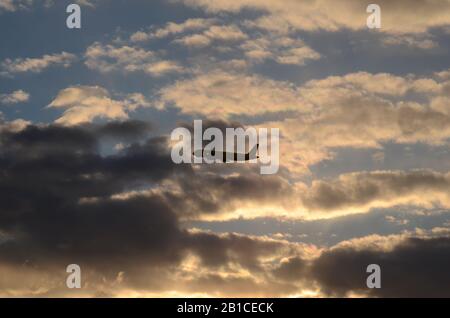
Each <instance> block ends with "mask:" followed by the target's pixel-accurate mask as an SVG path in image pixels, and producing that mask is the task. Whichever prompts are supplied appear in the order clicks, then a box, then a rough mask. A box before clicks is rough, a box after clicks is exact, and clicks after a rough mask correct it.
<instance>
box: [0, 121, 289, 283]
mask: <svg viewBox="0 0 450 318" xmlns="http://www.w3.org/2000/svg"><path fill="white" fill-rule="evenodd" d="M130 127H131V129H130ZM136 127H138V128H137V129H136ZM146 129H147V126H146V125H141V124H137V125H136V123H128V124H126V123H117V124H108V125H106V126H103V127H97V128H96V129H92V127H71V128H67V127H60V126H53V125H50V126H45V127H38V126H32V125H30V126H28V127H26V128H25V129H23V130H21V131H19V132H11V131H4V132H3V133H2V134H1V135H0V141H1V151H0V193H2V195H1V200H0V211H1V212H0V234H2V236H5V237H7V239H6V240H4V241H2V243H1V244H0V266H12V268H15V267H17V266H19V265H20V266H22V265H24V264H26V267H23V268H22V269H21V270H22V271H24V272H26V271H27V270H30V269H33V270H36V269H44V270H45V269H47V270H48V272H47V273H48V274H49V275H50V276H52V275H55V276H57V273H59V274H61V273H62V271H63V269H64V268H65V266H67V264H70V263H77V264H79V265H81V266H82V267H83V268H84V269H85V270H86V271H87V272H89V271H91V272H92V271H94V272H99V273H100V275H101V277H107V278H109V279H115V277H116V276H117V275H118V273H120V272H126V273H127V282H128V283H130V284H135V285H140V283H139V281H142V279H140V277H141V276H142V275H144V274H145V273H146V271H148V270H150V269H156V268H161V267H163V268H170V267H171V266H176V265H177V264H179V262H180V261H181V260H182V259H183V257H185V256H186V255H187V253H194V254H196V255H197V256H198V257H199V258H200V260H201V261H202V263H203V264H204V266H207V267H208V266H212V267H220V266H226V264H227V263H228V262H234V263H239V264H241V266H243V267H248V268H252V269H257V268H258V267H259V265H258V263H259V258H260V257H261V256H264V255H267V254H270V253H275V252H276V251H277V250H279V249H281V248H283V244H280V243H275V242H271V241H263V240H255V239H252V238H248V237H242V236H237V235H231V234H230V235H223V236H218V235H216V234H212V233H196V232H189V231H186V230H184V229H183V228H182V227H181V226H180V224H179V221H178V220H179V217H180V215H183V213H186V214H187V213H188V211H185V210H184V209H183V199H186V198H189V197H190V196H191V195H194V193H195V195H194V197H193V198H192V199H191V200H192V201H195V200H196V198H199V197H201V193H202V191H203V190H205V186H206V187H217V186H219V185H222V187H223V189H222V190H219V192H220V193H223V194H221V196H219V198H222V199H224V198H225V197H224V195H230V196H241V197H242V196H243V195H245V192H244V193H240V192H238V191H236V190H235V189H234V188H242V189H245V188H249V189H251V188H252V186H253V185H255V183H256V180H253V179H251V178H242V180H238V179H237V178H235V179H230V180H226V179H223V180H220V179H218V178H210V179H206V178H205V177H203V176H202V175H201V174H199V175H196V174H195V173H194V171H193V170H192V169H191V167H190V166H189V165H179V166H177V165H174V164H173V163H172V160H171V158H170V153H169V149H168V147H167V140H166V138H165V137H157V138H151V139H148V140H147V141H145V142H141V143H133V144H131V145H130V146H128V147H127V148H125V149H124V150H123V151H121V152H120V153H119V154H116V155H106V156H103V155H101V154H100V153H99V148H100V147H99V140H100V139H101V138H102V137H103V136H104V135H105V134H112V135H115V136H118V134H122V135H125V136H127V135H128V136H129V135H130V132H129V131H130V130H131V131H132V132H133V133H132V135H136V132H137V131H138V132H139V131H146ZM118 137H120V136H118ZM197 179H198V180H199V181H198V182H199V184H195V182H192V181H193V180H197ZM163 180H175V181H176V182H178V184H179V185H180V186H181V190H182V191H181V192H182V193H184V194H183V195H180V197H177V196H175V195H171V194H170V192H165V191H163V190H161V189H160V188H159V187H160V182H161V181H163ZM186 180H191V182H187V181H186ZM203 181H205V182H204V183H203ZM194 184H195V185H196V186H195V187H193V186H192V185H194ZM140 188H144V189H145V188H153V189H159V190H160V191H155V192H154V193H150V194H148V193H147V194H145V195H133V196H129V197H124V198H116V199H115V198H112V197H111V196H113V195H115V194H118V193H123V192H126V191H130V190H134V189H140ZM187 188H190V189H189V191H187ZM248 191H250V192H248ZM248 191H247V194H250V195H252V196H253V197H254V198H255V197H257V196H258V193H257V192H258V191H255V190H248ZM219 192H217V193H219ZM252 192H254V193H252ZM176 199H178V200H179V201H178V202H177V201H176ZM207 201H208V200H207V199H204V200H203V202H204V205H208V203H207ZM209 204H210V206H212V208H211V209H210V211H212V212H213V211H218V210H220V208H219V205H220V204H219V202H218V201H217V199H215V200H211V202H210V203H209ZM195 207H196V208H204V206H202V204H198V205H195ZM55 268H56V269H57V270H56V272H53V270H55ZM161 277H162V276H161ZM146 281H147V280H146ZM63 282H64V281H63V280H61V281H60V283H61V284H63ZM10 283H11V282H10V281H8V280H6V282H5V281H4V280H0V288H2V289H8V288H9V287H10V286H9V284H10ZM24 284H26V282H24ZM19 285H20V284H19ZM141 287H142V286H141ZM147 287H148V288H152V285H151V284H150V285H148V286H147Z"/></svg>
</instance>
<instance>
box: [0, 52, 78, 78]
mask: <svg viewBox="0 0 450 318" xmlns="http://www.w3.org/2000/svg"><path fill="white" fill-rule="evenodd" d="M76 60H77V57H76V55H74V54H71V53H67V52H62V53H56V54H46V55H43V56H42V57H38V58H17V59H14V60H13V59H9V58H8V59H6V60H4V61H3V62H2V63H1V65H0V74H1V75H3V76H14V75H17V74H21V73H28V72H30V73H41V72H43V71H44V70H45V69H47V68H49V67H56V66H61V67H64V68H68V67H69V66H71V65H72V64H73V63H74V62H75V61H76Z"/></svg>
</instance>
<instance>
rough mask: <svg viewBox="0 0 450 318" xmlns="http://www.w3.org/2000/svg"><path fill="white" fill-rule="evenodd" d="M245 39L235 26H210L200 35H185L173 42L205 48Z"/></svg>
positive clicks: (243, 34)
mask: <svg viewBox="0 0 450 318" xmlns="http://www.w3.org/2000/svg"><path fill="white" fill-rule="evenodd" d="M247 37H248V36H247V35H246V34H245V33H243V32H242V31H241V29H240V28H239V27H238V26H236V25H220V26H219V25H212V26H211V27H209V29H207V30H205V31H204V32H203V33H201V34H193V35H187V36H185V37H182V38H180V39H177V40H175V41H174V42H175V43H181V44H183V45H185V46H188V47H205V46H208V45H210V44H211V43H213V42H236V41H242V40H245V39H247Z"/></svg>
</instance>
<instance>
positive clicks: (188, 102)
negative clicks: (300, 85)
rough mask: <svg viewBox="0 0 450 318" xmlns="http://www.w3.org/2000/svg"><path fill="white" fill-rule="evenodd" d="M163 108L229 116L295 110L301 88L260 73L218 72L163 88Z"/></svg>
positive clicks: (189, 112)
mask: <svg viewBox="0 0 450 318" xmlns="http://www.w3.org/2000/svg"><path fill="white" fill-rule="evenodd" d="M160 96H161V101H160V102H161V103H160V104H161V105H160V106H161V107H165V105H166V104H171V103H173V104H175V105H176V106H177V107H179V108H180V109H181V111H182V112H183V113H188V114H202V115H206V116H211V117H216V118H221V119H222V118H228V117H229V116H231V115H233V114H247V115H250V116H254V115H258V114H264V113H266V112H276V111H279V110H289V109H295V108H297V107H298V104H299V103H300V96H299V93H298V91H297V90H295V89H294V88H293V87H292V86H290V85H289V84H288V83H285V82H277V81H274V80H271V79H267V78H264V77H261V76H258V75H244V74H239V73H227V72H224V71H214V72H210V73H204V74H198V75H197V76H195V77H193V78H190V79H186V80H180V81H177V82H176V83H175V84H173V85H170V86H167V87H165V88H163V89H162V90H161V91H160Z"/></svg>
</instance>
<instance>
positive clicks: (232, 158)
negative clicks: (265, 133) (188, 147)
mask: <svg viewBox="0 0 450 318" xmlns="http://www.w3.org/2000/svg"><path fill="white" fill-rule="evenodd" d="M258 148H259V144H257V145H256V146H255V147H253V149H252V150H250V151H249V152H247V153H245V154H243V153H237V152H223V151H216V150H215V149H214V150H212V151H208V152H206V153H205V150H204V149H198V150H196V151H194V152H193V153H192V154H193V155H194V156H195V157H197V158H208V159H213V158H218V159H222V162H223V163H232V162H245V161H250V160H254V159H259V156H258Z"/></svg>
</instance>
